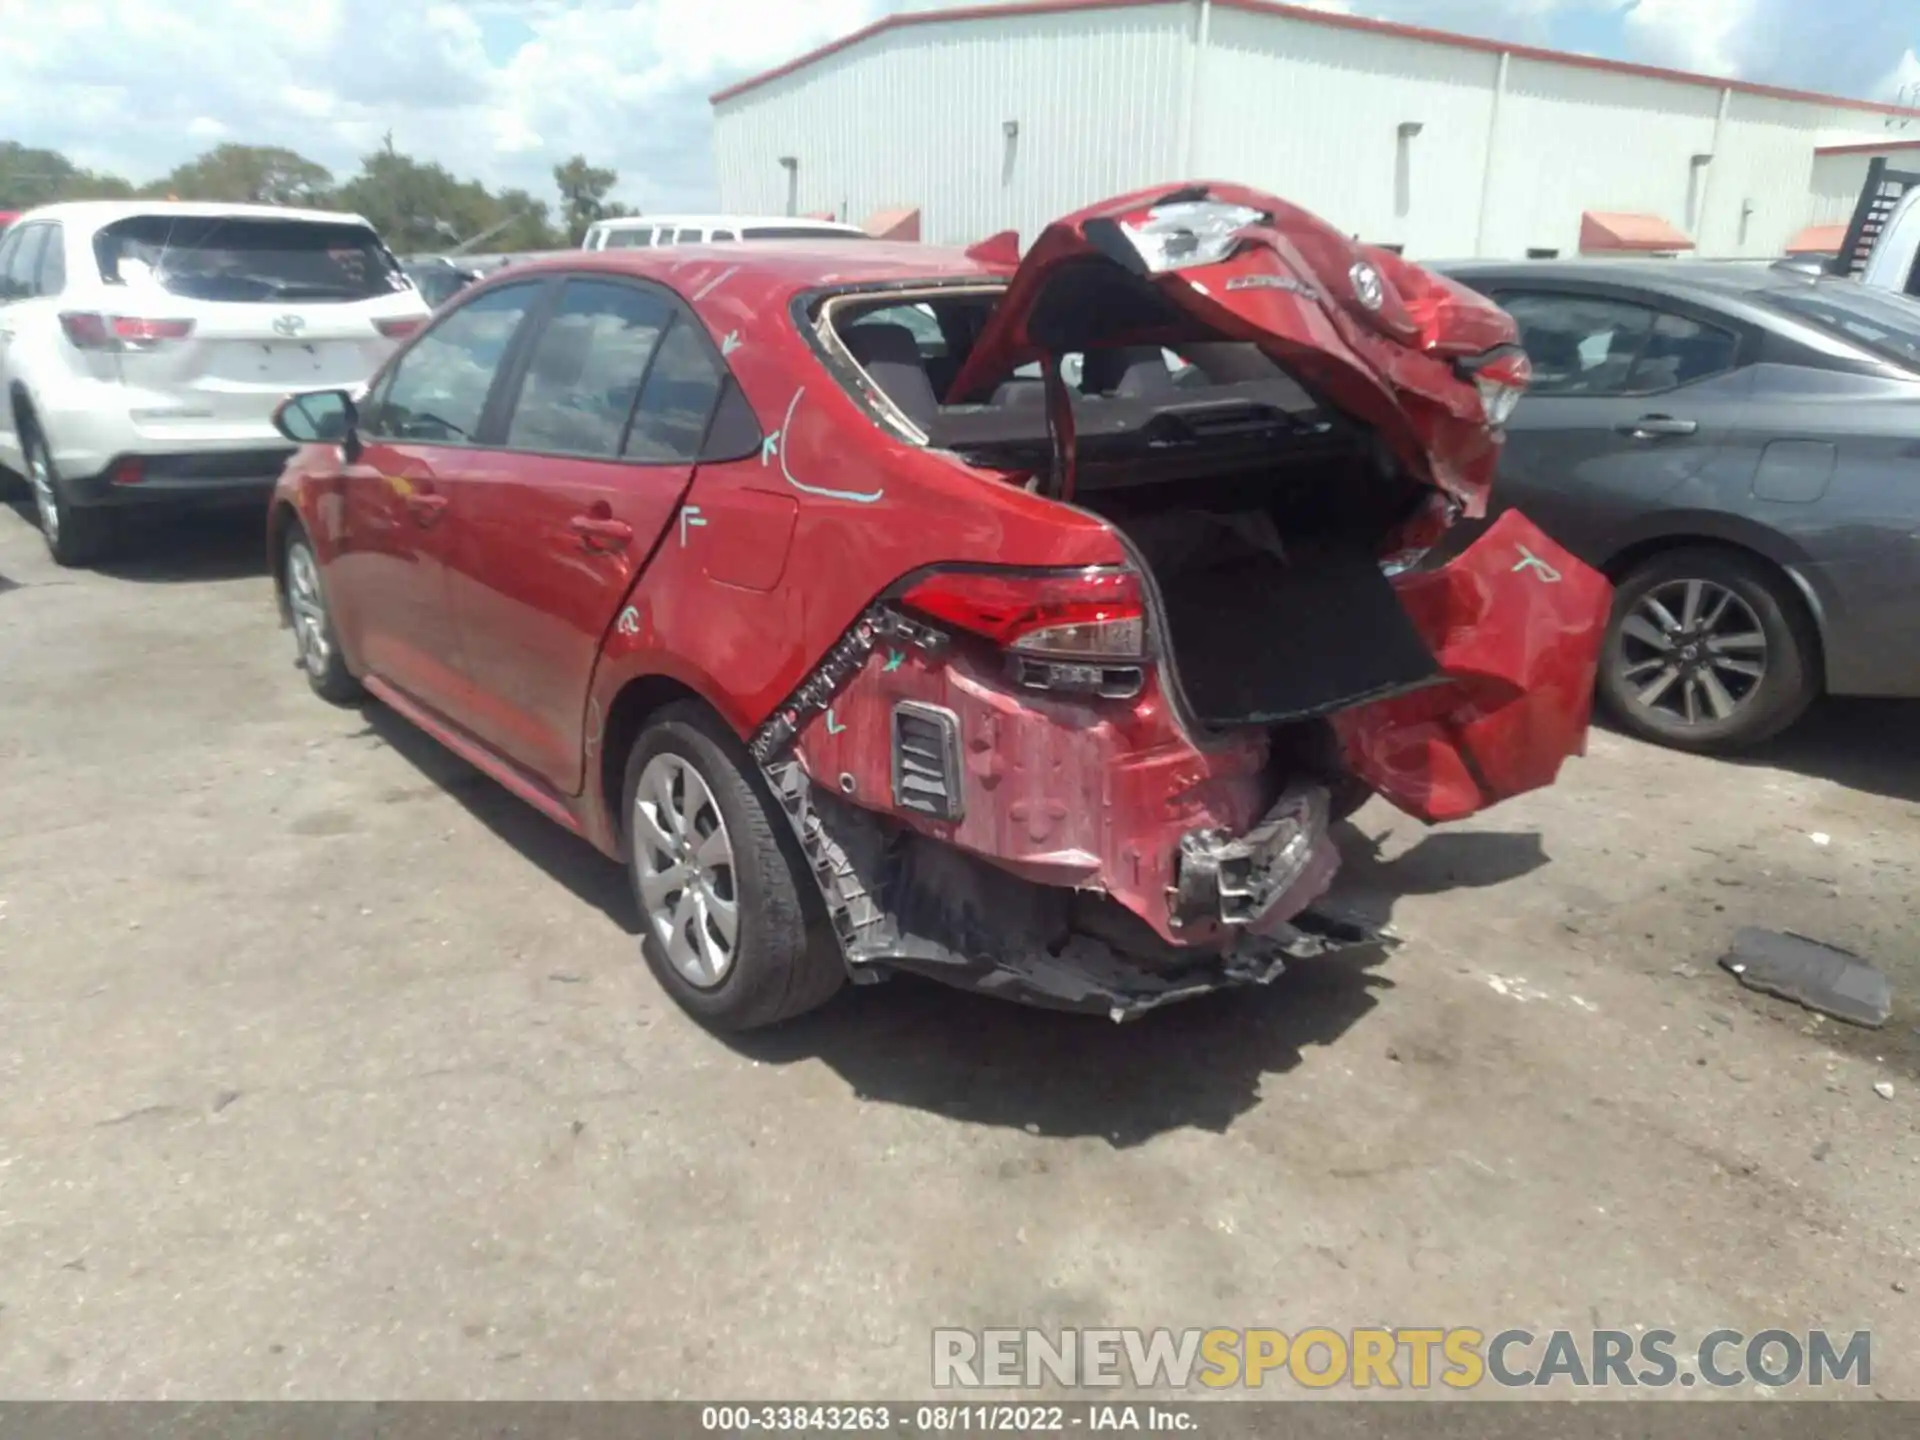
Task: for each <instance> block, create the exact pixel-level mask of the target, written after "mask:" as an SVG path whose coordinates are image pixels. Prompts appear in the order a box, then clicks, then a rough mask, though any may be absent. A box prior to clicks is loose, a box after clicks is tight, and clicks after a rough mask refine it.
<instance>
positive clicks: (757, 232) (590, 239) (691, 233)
mask: <svg viewBox="0 0 1920 1440" xmlns="http://www.w3.org/2000/svg"><path fill="white" fill-rule="evenodd" d="M829 237H837V238H840V239H847V240H865V239H868V238H870V237H869V236H868V235H867V232H866V231H864V230H862V229H861V228H860V227H859V226H858V225H848V224H844V223H843V222H841V221H838V220H809V219H806V218H805V217H803V216H798V215H646V216H626V217H623V218H621V219H618V220H596V221H594V222H593V223H592V224H591V225H589V226H588V227H587V230H586V234H585V235H583V236H582V237H581V239H580V248H581V249H582V250H621V249H626V248H628V247H634V248H638V249H646V248H648V247H650V246H655V245H715V244H720V243H723V242H725V241H729V240H815V239H825V238H829Z"/></svg>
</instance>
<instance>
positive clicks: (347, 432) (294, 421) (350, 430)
mask: <svg viewBox="0 0 1920 1440" xmlns="http://www.w3.org/2000/svg"><path fill="white" fill-rule="evenodd" d="M359 423H360V412H359V408H358V407H357V406H356V405H355V404H354V403H353V397H352V396H351V395H349V394H348V393H347V392H346V391H344V390H309V391H306V392H305V393H304V394H300V395H289V396H288V397H287V398H286V399H284V400H282V401H281V402H280V403H279V405H278V406H276V407H275V409H274V412H273V428H274V429H276V430H278V431H279V432H280V433H281V434H282V435H284V436H286V437H287V439H289V440H291V441H293V442H294V443H295V444H296V445H341V446H345V447H346V449H347V450H348V452H349V455H351V453H352V452H354V451H356V450H358V449H359V443H358V440H357V438H356V435H355V431H356V429H357V427H358V426H359Z"/></svg>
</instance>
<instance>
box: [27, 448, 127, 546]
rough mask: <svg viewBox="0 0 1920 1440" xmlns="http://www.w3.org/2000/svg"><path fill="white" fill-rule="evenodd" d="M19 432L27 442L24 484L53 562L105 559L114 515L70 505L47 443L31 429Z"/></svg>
mask: <svg viewBox="0 0 1920 1440" xmlns="http://www.w3.org/2000/svg"><path fill="white" fill-rule="evenodd" d="M22 429H23V430H24V432H25V433H24V439H25V441H26V443H25V445H24V446H23V447H22V448H24V449H25V451H26V462H27V485H28V487H29V488H30V489H31V490H32V492H33V508H34V513H35V514H36V516H37V517H38V518H39V521H40V537H41V538H42V539H43V540H45V541H46V542H47V551H48V553H49V554H51V555H52V556H53V560H54V563H55V564H56V565H64V566H76V565H91V564H92V563H94V562H95V561H97V560H100V559H102V558H104V557H105V555H106V553H107V551H108V550H109V549H110V548H111V547H112V545H113V540H114V514H113V512H112V511H111V510H101V509H90V508H87V507H84V506H82V507H75V506H74V505H72V504H70V503H69V502H68V500H67V494H66V489H65V487H64V486H63V485H62V483H61V480H60V472H59V471H58V470H56V469H55V468H54V464H53V452H52V451H51V450H49V449H48V448H47V442H46V440H45V439H44V438H43V437H42V436H41V434H40V432H39V431H38V430H36V429H33V428H31V427H30V426H23V427H22Z"/></svg>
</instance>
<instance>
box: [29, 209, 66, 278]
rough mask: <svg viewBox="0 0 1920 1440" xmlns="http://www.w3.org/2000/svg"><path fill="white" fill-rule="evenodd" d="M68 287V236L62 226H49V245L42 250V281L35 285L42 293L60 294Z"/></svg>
mask: <svg viewBox="0 0 1920 1440" xmlns="http://www.w3.org/2000/svg"><path fill="white" fill-rule="evenodd" d="M66 288H67V237H66V232H65V231H63V230H62V229H61V228H60V226H59V225H58V224H57V223H56V224H52V225H49V226H47V245H46V248H45V249H44V250H42V251H41V252H40V283H39V284H38V285H37V286H36V287H35V290H36V291H37V293H39V294H41V295H58V294H59V293H60V292H61V291H62V290H64V289H66Z"/></svg>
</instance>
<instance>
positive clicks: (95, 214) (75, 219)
mask: <svg viewBox="0 0 1920 1440" xmlns="http://www.w3.org/2000/svg"><path fill="white" fill-rule="evenodd" d="M134 215H178V216H179V217H181V218H182V219H200V218H205V219H210V220H222V219H224V220H308V221H313V222H316V223H318V224H322V225H366V224H367V220H366V217H365V216H363V215H355V214H351V213H349V212H347V211H343V210H300V209H295V208H294V207H292V206H288V205H229V204H223V203H220V202H218V201H201V200H63V201H60V202H58V203H57V204H53V205H42V206H39V207H38V208H36V209H33V210H29V211H27V212H26V213H24V214H23V215H21V216H20V217H19V218H20V219H21V220H58V221H60V222H61V223H62V224H67V225H73V226H76V227H82V226H86V227H92V228H94V229H98V228H99V227H101V226H103V225H111V224H112V223H113V222H114V221H116V220H125V219H127V218H129V217H130V216H134ZM368 228H369V229H371V228H372V227H371V226H368Z"/></svg>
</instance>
